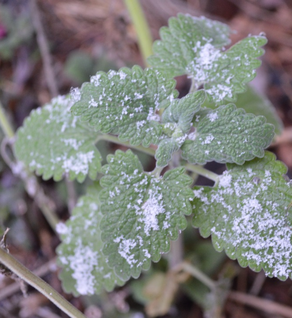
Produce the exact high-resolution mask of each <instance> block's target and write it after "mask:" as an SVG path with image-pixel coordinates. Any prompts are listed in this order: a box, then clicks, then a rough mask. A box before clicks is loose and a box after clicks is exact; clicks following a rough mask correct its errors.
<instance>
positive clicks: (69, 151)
mask: <svg viewBox="0 0 292 318" xmlns="http://www.w3.org/2000/svg"><path fill="white" fill-rule="evenodd" d="M71 105H72V101H71V100H70V98H68V97H62V96H59V97H57V98H54V99H53V100H52V101H51V103H50V104H47V105H45V106H44V107H42V108H38V109H37V110H33V111H32V112H31V114H30V116H29V117H28V118H27V119H26V120H25V122H24V126H23V127H22V128H20V129H19V130H18V131H17V140H16V143H15V154H16V157H17V158H18V160H19V161H22V162H23V163H24V164H25V165H26V166H28V167H29V169H30V170H31V171H36V172H37V174H39V175H42V176H43V178H44V179H45V180H47V179H49V178H51V177H53V178H54V180H55V181H59V180H61V178H62V176H63V174H64V173H66V174H68V175H69V178H70V179H71V180H73V179H75V178H77V180H78V181H79V182H82V181H83V180H84V179H85V177H86V175H87V174H89V176H90V177H91V178H92V179H95V178H96V174H97V172H98V171H99V169H100V166H101V156H100V153H99V152H98V150H97V149H96V147H95V145H94V144H95V139H96V135H97V133H95V132H94V131H93V130H92V129H89V128H88V127H87V125H86V124H84V123H82V122H81V121H80V119H79V118H78V117H75V116H73V115H72V114H71V113H70V107H71Z"/></svg>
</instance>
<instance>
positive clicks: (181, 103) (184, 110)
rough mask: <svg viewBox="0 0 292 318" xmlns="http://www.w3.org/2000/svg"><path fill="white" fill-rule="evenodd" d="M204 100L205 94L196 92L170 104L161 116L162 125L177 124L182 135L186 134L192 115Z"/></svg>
mask: <svg viewBox="0 0 292 318" xmlns="http://www.w3.org/2000/svg"><path fill="white" fill-rule="evenodd" d="M204 100H205V92H204V91H202V90H201V91H197V92H195V93H192V94H188V95H187V96H185V97H183V98H181V99H175V100H173V101H172V102H171V104H170V106H168V107H167V108H166V109H165V111H164V112H163V115H162V122H163V123H177V125H178V127H179V128H180V129H181V131H182V132H183V133H187V132H188V131H189V130H190V128H191V123H192V121H193V118H194V114H195V113H196V112H198V111H199V109H200V107H201V105H202V104H203V102H204Z"/></svg>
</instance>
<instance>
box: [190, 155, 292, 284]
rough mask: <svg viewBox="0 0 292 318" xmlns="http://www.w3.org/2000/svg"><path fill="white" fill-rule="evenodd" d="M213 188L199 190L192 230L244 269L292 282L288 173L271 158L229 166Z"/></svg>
mask: <svg viewBox="0 0 292 318" xmlns="http://www.w3.org/2000/svg"><path fill="white" fill-rule="evenodd" d="M227 166H228V170H227V171H225V172H224V173H223V175H222V176H220V181H219V184H218V185H217V186H216V187H214V188H208V187H196V188H195V190H194V194H195V200H194V206H193V207H194V219H193V225H194V226H195V227H199V228H200V232H201V234H202V236H203V237H208V236H209V235H212V241H213V245H214V247H215V248H216V250H218V251H221V250H223V249H225V252H226V253H227V255H228V256H229V257H230V258H232V259H238V262H239V263H240V265H241V266H243V267H246V266H249V267H250V268H251V269H253V270H255V271H260V270H261V269H263V270H264V271H265V273H266V275H268V276H270V277H277V278H279V279H282V280H285V279H287V278H288V277H290V278H292V231H291V226H292V224H291V202H292V188H291V182H290V181H288V182H287V180H286V179H285V177H286V176H285V177H284V175H285V174H286V172H287V168H286V167H285V166H284V164H283V163H281V162H279V161H276V160H275V156H274V155H273V154H272V153H269V152H266V154H265V157H264V158H263V159H258V158H256V159H254V160H252V161H250V162H247V163H245V164H244V165H243V166H237V165H235V164H228V165H227Z"/></svg>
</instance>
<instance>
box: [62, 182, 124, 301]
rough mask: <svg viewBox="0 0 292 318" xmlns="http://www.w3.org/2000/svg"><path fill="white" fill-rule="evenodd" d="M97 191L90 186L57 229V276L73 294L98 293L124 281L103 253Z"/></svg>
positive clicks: (95, 187) (96, 188) (100, 215)
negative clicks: (115, 272) (109, 265)
mask: <svg viewBox="0 0 292 318" xmlns="http://www.w3.org/2000/svg"><path fill="white" fill-rule="evenodd" d="M99 190H100V187H99V186H97V185H95V186H93V187H91V188H89V189H88V192H87V194H86V195H85V196H83V197H81V198H80V199H79V201H78V203H77V206H76V207H75V209H74V210H73V213H72V216H71V218H70V219H69V220H68V221H67V222H66V224H64V223H59V224H58V225H57V228H56V229H57V231H58V232H59V234H60V235H61V239H62V243H61V244H60V245H59V247H58V248H57V253H58V264H59V265H60V266H61V267H62V271H61V274H60V278H61V280H62V283H63V287H64V290H65V291H66V292H67V293H73V294H74V295H75V296H77V295H93V294H98V293H100V292H101V291H102V289H103V288H105V289H106V290H107V291H111V290H112V289H113V288H114V286H115V285H116V284H118V285H122V284H123V282H122V281H121V280H120V279H119V278H117V277H116V275H115V274H114V271H113V270H112V269H110V268H109V267H108V265H107V261H106V259H105V257H104V255H103V254H102V248H103V243H102V241H101V238H100V229H99V225H100V221H101V218H102V214H101V212H100V203H99V200H98V192H99Z"/></svg>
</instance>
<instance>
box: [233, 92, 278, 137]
mask: <svg viewBox="0 0 292 318" xmlns="http://www.w3.org/2000/svg"><path fill="white" fill-rule="evenodd" d="M236 106H237V107H238V108H243V109H245V111H246V112H247V113H252V114H255V115H262V116H265V117H266V119H267V122H268V123H270V124H273V125H274V126H275V133H276V134H277V135H280V134H281V132H282V130H283V123H282V121H281V119H280V118H279V116H278V114H277V112H276V110H275V108H274V106H273V105H272V103H271V102H270V100H269V99H267V98H266V97H263V96H260V95H259V94H257V93H256V92H255V91H254V90H253V89H252V88H251V87H250V86H247V90H246V92H245V93H243V94H240V95H238V97H237V101H236Z"/></svg>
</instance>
